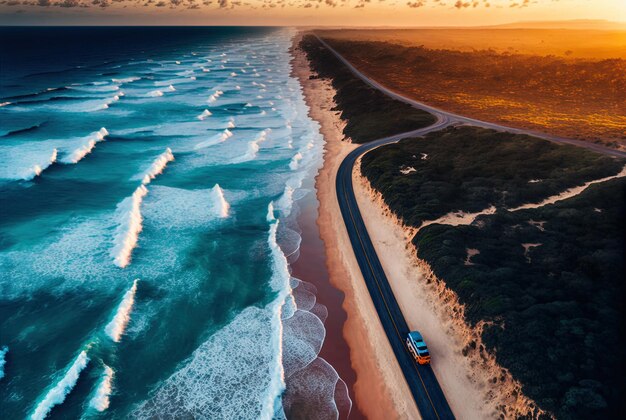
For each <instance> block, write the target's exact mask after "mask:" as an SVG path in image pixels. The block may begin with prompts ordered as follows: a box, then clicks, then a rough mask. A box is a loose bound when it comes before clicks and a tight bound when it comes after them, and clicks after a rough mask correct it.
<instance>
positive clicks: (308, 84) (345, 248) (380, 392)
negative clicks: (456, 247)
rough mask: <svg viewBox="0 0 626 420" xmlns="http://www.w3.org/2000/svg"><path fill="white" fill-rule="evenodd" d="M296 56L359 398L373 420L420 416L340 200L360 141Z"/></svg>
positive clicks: (322, 226) (323, 225)
mask: <svg viewBox="0 0 626 420" xmlns="http://www.w3.org/2000/svg"><path fill="white" fill-rule="evenodd" d="M298 40H299V37H296V38H295V39H294V45H297V42H298ZM293 55H294V60H293V71H294V75H295V76H296V77H298V79H299V80H300V83H301V84H302V87H303V89H304V93H305V96H306V101H307V104H308V106H309V108H310V116H311V118H313V119H315V120H316V121H318V122H319V123H320V126H321V132H322V134H323V136H324V139H325V146H324V165H323V167H322V169H320V172H319V173H318V176H317V177H316V189H317V196H318V200H319V202H320V207H319V218H318V225H319V230H320V236H321V238H322V240H323V242H324V245H325V248H326V264H327V268H328V272H329V275H330V281H331V283H332V284H333V285H334V286H335V287H337V288H338V289H340V290H341V291H342V292H343V293H344V295H345V299H344V301H343V309H344V310H345V312H346V322H345V324H344V328H343V334H344V338H345V340H346V342H347V343H348V345H349V347H350V359H351V364H352V368H353V369H354V371H355V372H356V382H355V383H354V392H355V401H354V403H355V404H356V405H357V406H358V407H359V409H360V410H361V411H362V412H363V414H364V415H365V416H367V417H368V418H371V419H380V418H385V419H399V418H411V419H416V418H420V416H419V412H418V410H417V406H416V405H415V402H414V400H413V397H412V395H411V392H410V390H409V388H408V386H407V384H406V382H405V380H404V376H403V375H402V371H401V370H400V368H399V366H398V364H397V361H396V359H395V356H394V354H393V351H392V350H391V346H390V345H389V342H388V341H387V337H386V335H385V332H384V330H383V328H382V325H381V324H380V321H379V319H378V315H377V314H376V310H375V308H374V305H373V303H372V301H371V298H370V296H369V292H368V291H367V287H366V286H365V282H364V281H363V277H362V275H361V272H360V269H359V267H358V264H357V261H356V258H355V257H354V253H353V251H352V247H351V245H350V240H349V238H348V234H347V231H346V229H345V225H344V223H343V219H342V217H341V213H340V210H339V205H338V203H337V198H336V191H335V176H336V173H337V169H338V168H339V164H340V163H341V161H342V160H343V159H344V157H345V156H346V155H347V154H348V153H349V152H350V151H351V150H353V149H354V148H355V147H356V145H353V144H352V143H350V142H349V141H342V139H343V123H342V121H341V119H340V118H339V115H338V112H337V111H332V109H333V108H334V106H335V104H334V101H333V97H334V90H333V88H332V86H331V85H330V83H329V82H328V81H325V80H320V79H310V78H309V76H311V72H310V70H309V65H308V62H307V59H306V57H305V56H304V54H303V53H302V52H301V51H298V50H294V54H293Z"/></svg>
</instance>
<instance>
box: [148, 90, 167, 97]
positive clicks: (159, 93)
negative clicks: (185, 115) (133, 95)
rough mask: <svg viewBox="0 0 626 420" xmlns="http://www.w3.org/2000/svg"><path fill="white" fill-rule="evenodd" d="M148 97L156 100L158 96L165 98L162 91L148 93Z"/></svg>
mask: <svg viewBox="0 0 626 420" xmlns="http://www.w3.org/2000/svg"><path fill="white" fill-rule="evenodd" d="M146 96H150V97H152V98H156V97H158V96H163V92H161V91H160V90H153V91H150V92H148V93H147V94H146Z"/></svg>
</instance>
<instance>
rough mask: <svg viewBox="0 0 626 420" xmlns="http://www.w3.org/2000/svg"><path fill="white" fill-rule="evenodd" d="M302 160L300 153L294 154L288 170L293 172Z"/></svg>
mask: <svg viewBox="0 0 626 420" xmlns="http://www.w3.org/2000/svg"><path fill="white" fill-rule="evenodd" d="M301 160H302V153H300V152H298V153H296V154H295V155H294V156H293V157H292V158H291V162H289V168H290V169H291V170H292V171H295V170H296V169H298V164H299V162H300V161H301Z"/></svg>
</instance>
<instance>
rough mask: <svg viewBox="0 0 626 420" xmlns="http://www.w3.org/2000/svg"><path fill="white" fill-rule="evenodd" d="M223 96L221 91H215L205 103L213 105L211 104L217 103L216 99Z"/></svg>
mask: <svg viewBox="0 0 626 420" xmlns="http://www.w3.org/2000/svg"><path fill="white" fill-rule="evenodd" d="M223 94H224V92H222V91H221V90H216V91H215V93H213V94H212V95H211V96H209V99H207V102H208V103H213V102H215V101H217V98H219V97H220V96H222V95H223Z"/></svg>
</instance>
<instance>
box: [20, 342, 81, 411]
mask: <svg viewBox="0 0 626 420" xmlns="http://www.w3.org/2000/svg"><path fill="white" fill-rule="evenodd" d="M88 363H89V357H88V356H87V351H85V350H83V351H81V352H80V354H79V355H78V356H77V357H76V359H75V360H74V362H73V363H72V365H71V366H70V367H69V368H68V369H67V370H66V372H65V375H63V378H61V380H60V381H59V382H57V384H56V385H55V386H54V387H52V388H51V389H50V390H49V391H48V392H47V393H46V396H45V397H44V398H43V399H42V400H41V402H39V404H37V407H36V408H35V411H33V413H32V414H31V416H30V418H31V419H32V420H43V419H45V418H46V416H48V414H49V413H50V411H51V410H52V408H53V407H54V406H56V405H59V404H62V403H63V401H65V398H66V397H67V395H68V394H69V393H70V392H72V389H74V386H75V385H76V381H78V377H79V376H80V373H81V372H82V371H83V369H85V367H86V366H87V364H88Z"/></svg>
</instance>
